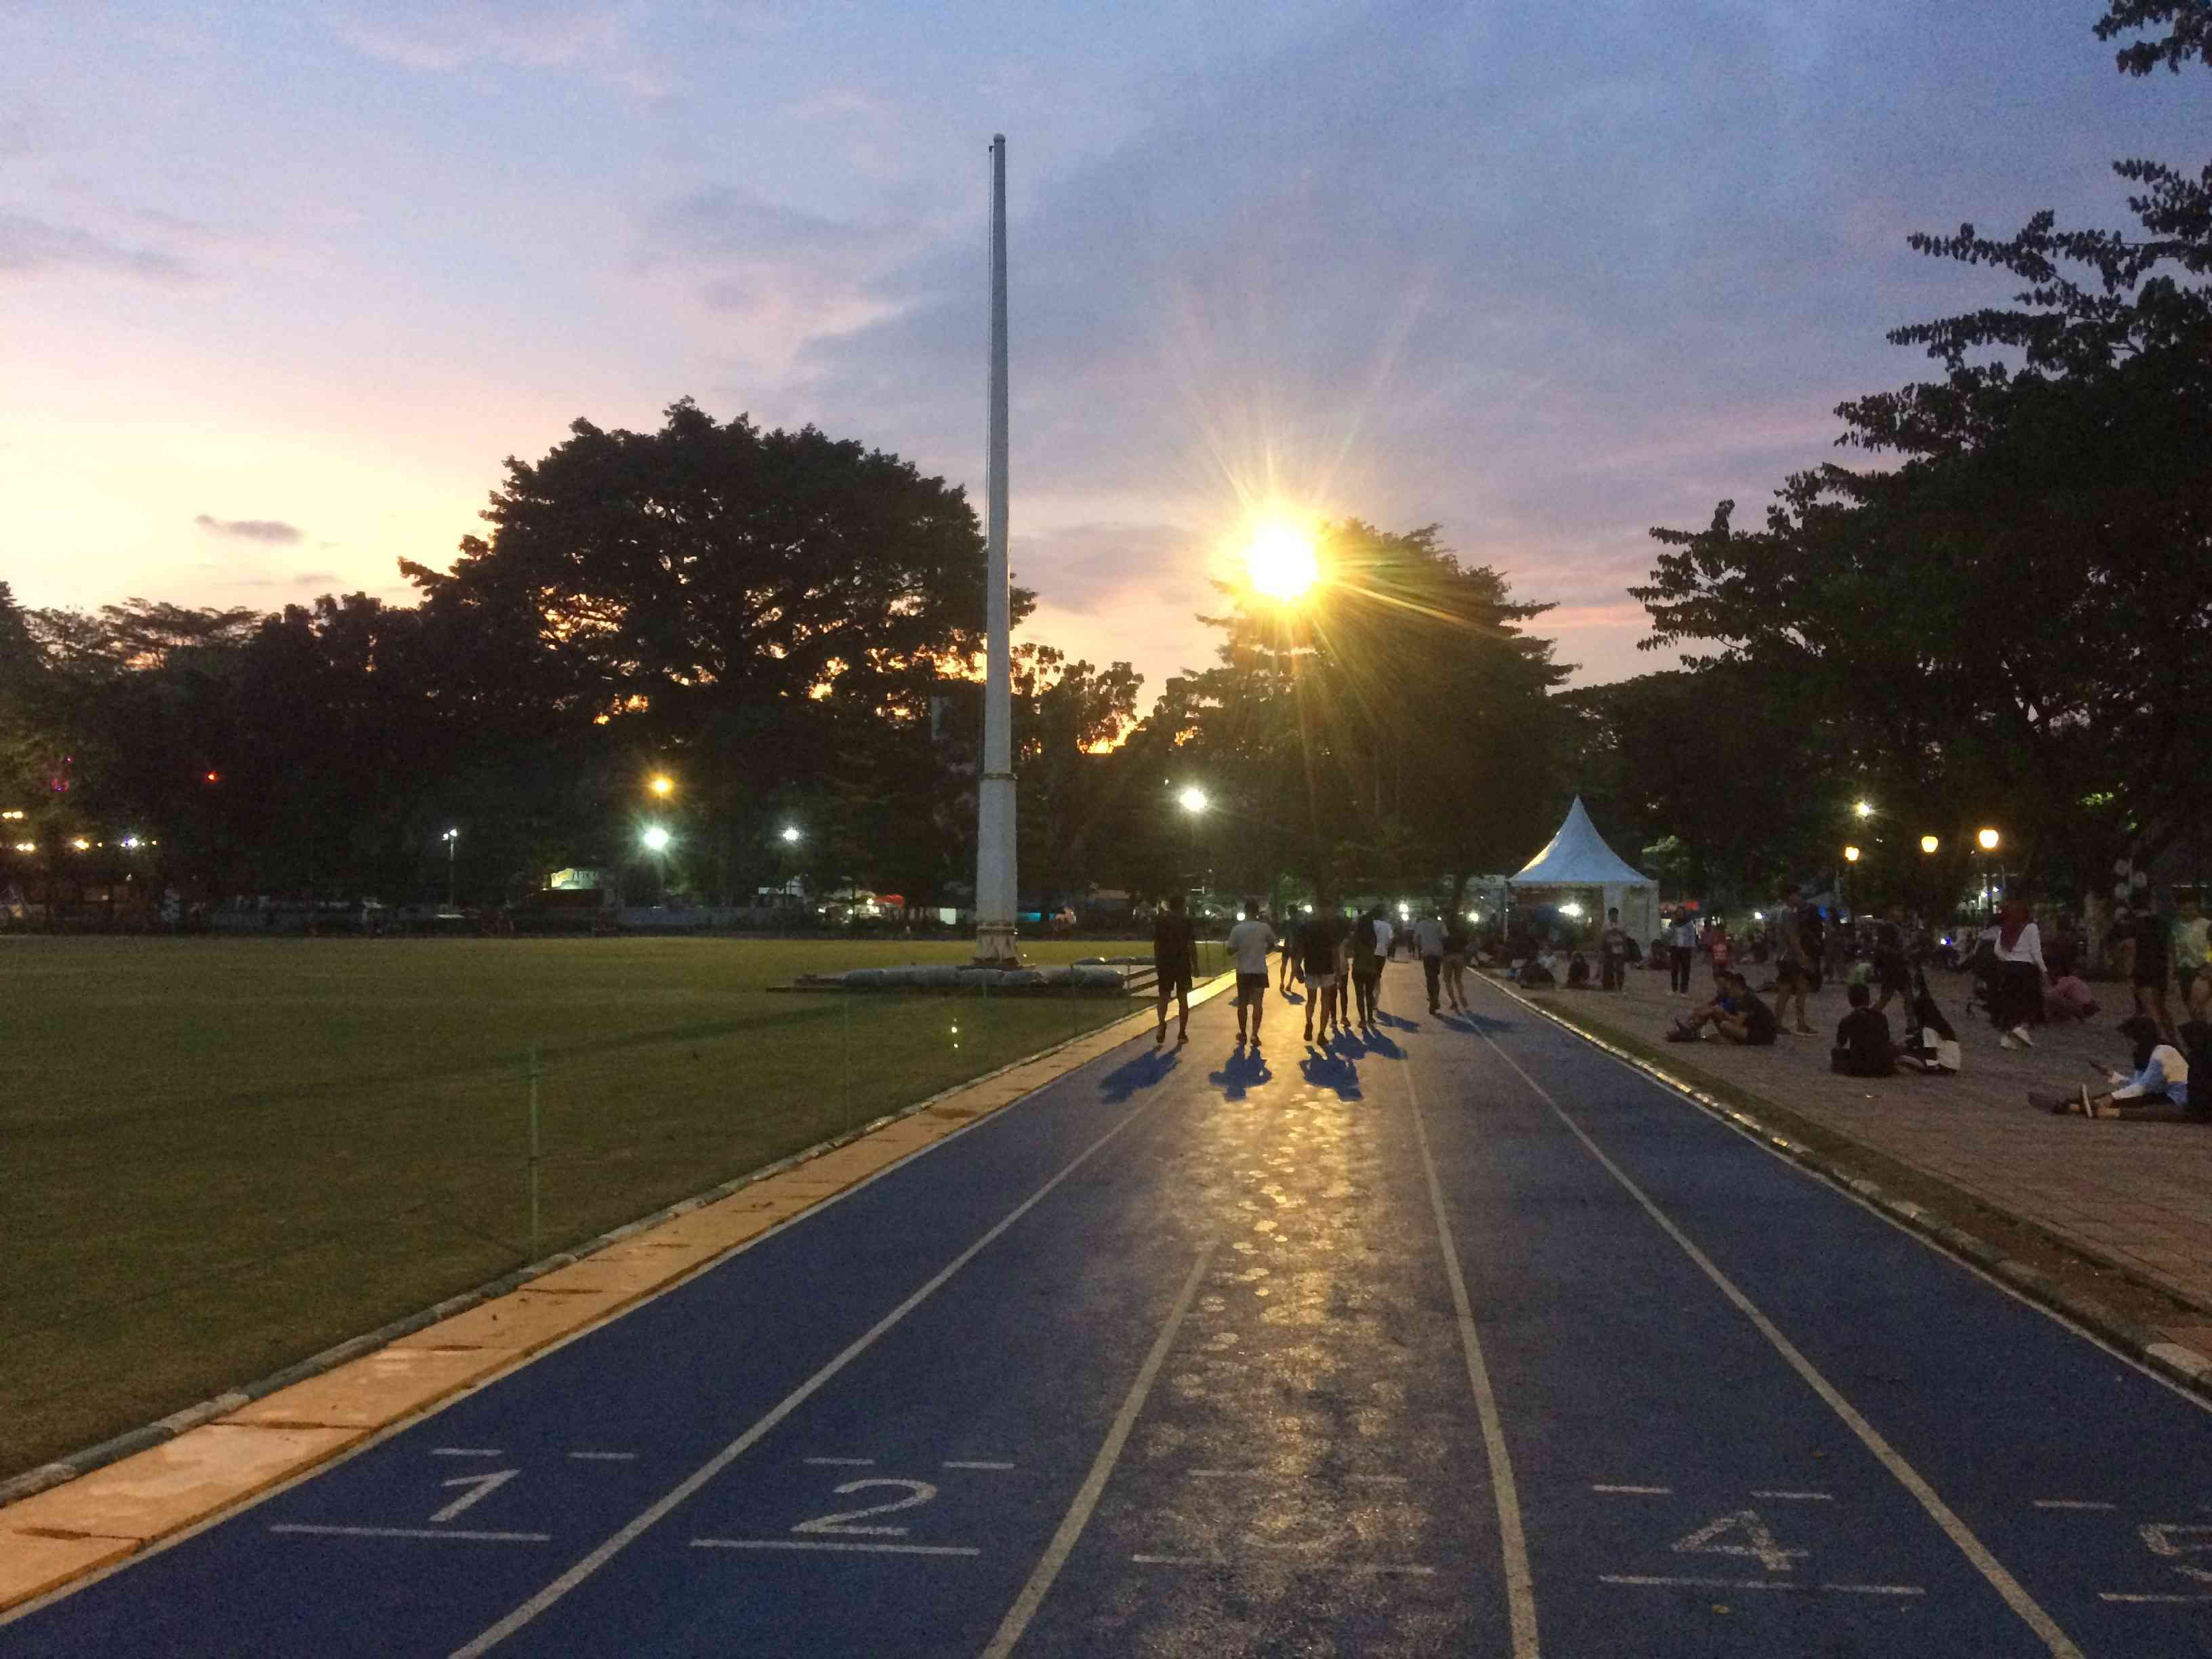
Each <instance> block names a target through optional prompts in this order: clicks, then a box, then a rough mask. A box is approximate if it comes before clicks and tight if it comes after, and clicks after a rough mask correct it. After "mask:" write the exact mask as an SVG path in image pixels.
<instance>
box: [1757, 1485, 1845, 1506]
mask: <svg viewBox="0 0 2212 1659" xmlns="http://www.w3.org/2000/svg"><path fill="white" fill-rule="evenodd" d="M1751 1495H1752V1496H1753V1498H1782V1499H1784V1500H1785V1501H1787V1502H1789V1503H1792V1504H1832V1503H1834V1502H1835V1501H1836V1495H1835V1493H1833V1492H1774V1491H1771V1490H1765V1491H1762V1490H1760V1489H1759V1488H1758V1487H1756V1486H1754V1487H1753V1488H1752V1493H1751Z"/></svg>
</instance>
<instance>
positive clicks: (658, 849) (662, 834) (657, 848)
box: [638, 823, 670, 853]
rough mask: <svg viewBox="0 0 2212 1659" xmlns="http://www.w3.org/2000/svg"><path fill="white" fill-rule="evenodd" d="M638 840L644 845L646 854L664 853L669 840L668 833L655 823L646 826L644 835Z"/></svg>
mask: <svg viewBox="0 0 2212 1659" xmlns="http://www.w3.org/2000/svg"><path fill="white" fill-rule="evenodd" d="M638 839H639V840H640V841H641V842H644V843H645V850H646V851H647V852H648V853H665V852H666V851H667V850H668V842H669V839H670V837H669V834H668V831H666V830H665V829H662V828H661V827H660V826H659V824H657V823H654V824H648V825H647V827H646V831H645V833H644V834H643V835H641V836H639V837H638Z"/></svg>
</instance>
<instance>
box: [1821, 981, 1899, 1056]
mask: <svg viewBox="0 0 2212 1659" xmlns="http://www.w3.org/2000/svg"><path fill="white" fill-rule="evenodd" d="M1844 1000H1845V1001H1846V1002H1848V1003H1850V1005H1851V1011H1850V1012H1849V1013H1848V1014H1845V1015H1844V1018H1843V1023H1842V1024H1839V1025H1838V1026H1837V1027H1836V1046H1835V1047H1834V1048H1831V1049H1830V1050H1829V1051H1828V1069H1829V1070H1830V1071H1832V1072H1835V1073H1840V1074H1841V1075H1843V1076H1844V1077H1895V1076H1896V1075H1897V1050H1896V1048H1895V1047H1894V1046H1893V1044H1892V1043H1891V1042H1890V1040H1889V1021H1888V1020H1887V1018H1884V1017H1883V1015H1882V1012H1881V1010H1880V1009H1878V1008H1875V1007H1870V1006H1869V1004H1870V1003H1872V1002H1873V1000H1874V999H1873V997H1872V996H1870V995H1869V994H1868V992H1867V987H1865V986H1863V985H1854V986H1852V987H1850V989H1848V990H1847V991H1845V992H1844Z"/></svg>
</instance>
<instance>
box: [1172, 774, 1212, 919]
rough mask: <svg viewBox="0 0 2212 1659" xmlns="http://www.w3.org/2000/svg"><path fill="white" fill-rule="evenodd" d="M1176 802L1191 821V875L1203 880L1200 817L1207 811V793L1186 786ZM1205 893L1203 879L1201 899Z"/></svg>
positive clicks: (1191, 784)
mask: <svg viewBox="0 0 2212 1659" xmlns="http://www.w3.org/2000/svg"><path fill="white" fill-rule="evenodd" d="M1176 802H1177V803H1178V804H1179V805H1181V806H1182V810H1183V811H1184V812H1185V813H1186V814H1187V815H1188V817H1189V819H1190V861H1191V865H1192V866H1193V868H1192V872H1191V873H1192V874H1193V875H1195V876H1199V877H1200V878H1203V876H1204V873H1205V872H1204V871H1203V869H1202V868H1200V867H1199V864H1198V820H1199V815H1200V813H1202V812H1204V811H1206V791H1205V790H1203V789H1201V788H1200V787H1198V786H1197V785H1196V784H1194V783H1190V784H1185V785H1184V786H1183V787H1182V791H1181V793H1178V794H1177V795H1176ZM1205 891H1206V889H1205V887H1204V885H1203V883H1202V879H1201V884H1200V888H1199V892H1200V896H1201V897H1203V896H1204V894H1205Z"/></svg>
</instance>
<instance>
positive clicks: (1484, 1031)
mask: <svg viewBox="0 0 2212 1659" xmlns="http://www.w3.org/2000/svg"><path fill="white" fill-rule="evenodd" d="M1437 1023H1438V1024H1442V1025H1448V1026H1449V1027H1450V1028H1451V1029H1452V1030H1455V1031H1465V1032H1467V1033H1468V1034H1469V1035H1470V1036H1478V1035H1487V1036H1498V1034H1499V1033H1501V1032H1504V1031H1515V1030H1519V1029H1520V1027H1519V1025H1518V1024H1516V1023H1515V1022H1514V1021H1512V1020H1510V1019H1492V1018H1491V1017H1490V1016H1489V1015H1487V1014H1478V1013H1476V1012H1474V1010H1473V1009H1469V1010H1468V1012H1465V1013H1463V1014H1438V1015H1437Z"/></svg>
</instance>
